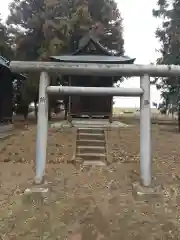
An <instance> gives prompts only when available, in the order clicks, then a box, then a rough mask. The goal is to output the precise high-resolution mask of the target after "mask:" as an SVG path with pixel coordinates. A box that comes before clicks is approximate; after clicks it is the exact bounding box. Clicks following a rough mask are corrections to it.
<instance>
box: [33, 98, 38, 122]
mask: <svg viewBox="0 0 180 240" xmlns="http://www.w3.org/2000/svg"><path fill="white" fill-rule="evenodd" d="M34 113H35V117H36V121H37V113H38V107H37V102H36V101H34Z"/></svg>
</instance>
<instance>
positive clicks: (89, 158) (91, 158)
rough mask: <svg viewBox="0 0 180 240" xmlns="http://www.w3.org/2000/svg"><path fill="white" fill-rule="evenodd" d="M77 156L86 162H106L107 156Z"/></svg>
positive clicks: (92, 154) (86, 154)
mask: <svg viewBox="0 0 180 240" xmlns="http://www.w3.org/2000/svg"><path fill="white" fill-rule="evenodd" d="M76 156H77V157H78V158H81V159H82V160H84V161H103V162H106V155H105V154H102V153H77V154H76Z"/></svg>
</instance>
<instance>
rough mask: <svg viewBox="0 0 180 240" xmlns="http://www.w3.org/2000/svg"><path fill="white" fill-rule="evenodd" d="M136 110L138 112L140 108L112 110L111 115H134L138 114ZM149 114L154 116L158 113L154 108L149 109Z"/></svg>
mask: <svg viewBox="0 0 180 240" xmlns="http://www.w3.org/2000/svg"><path fill="white" fill-rule="evenodd" d="M138 110H140V108H117V107H115V108H113V114H114V115H121V114H122V113H125V114H126V113H127V114H128V113H129V114H131V113H132V114H134V113H138ZM151 112H152V113H153V114H155V115H157V114H159V111H158V110H157V109H156V108H151Z"/></svg>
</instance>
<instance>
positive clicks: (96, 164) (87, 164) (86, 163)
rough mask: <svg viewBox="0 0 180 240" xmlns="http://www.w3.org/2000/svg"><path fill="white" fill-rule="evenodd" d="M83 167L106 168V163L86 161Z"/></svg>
mask: <svg viewBox="0 0 180 240" xmlns="http://www.w3.org/2000/svg"><path fill="white" fill-rule="evenodd" d="M83 165H84V166H85V167H86V166H97V167H105V166H106V163H105V162H104V161H103V162H102V161H84V163H83Z"/></svg>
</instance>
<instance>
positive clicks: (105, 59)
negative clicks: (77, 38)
mask: <svg viewBox="0 0 180 240" xmlns="http://www.w3.org/2000/svg"><path fill="white" fill-rule="evenodd" d="M50 59H51V60H56V61H59V62H79V63H114V64H115V63H117V64H133V63H134V61H135V58H129V57H127V56H101V55H78V56H77V55H62V56H51V57H50Z"/></svg>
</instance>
